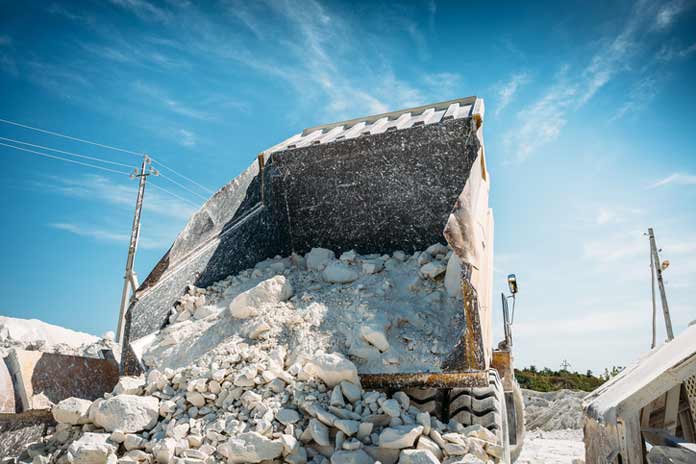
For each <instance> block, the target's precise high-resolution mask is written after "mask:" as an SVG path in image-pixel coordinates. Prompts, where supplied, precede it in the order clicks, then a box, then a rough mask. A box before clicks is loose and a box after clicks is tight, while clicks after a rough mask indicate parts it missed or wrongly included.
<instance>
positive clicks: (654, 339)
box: [650, 246, 657, 350]
mask: <svg viewBox="0 0 696 464" xmlns="http://www.w3.org/2000/svg"><path fill="white" fill-rule="evenodd" d="M650 291H651V296H652V342H651V343H650V349H651V350H652V349H653V348H655V345H656V344H657V305H656V304H655V258H654V257H653V254H652V246H651V247H650Z"/></svg>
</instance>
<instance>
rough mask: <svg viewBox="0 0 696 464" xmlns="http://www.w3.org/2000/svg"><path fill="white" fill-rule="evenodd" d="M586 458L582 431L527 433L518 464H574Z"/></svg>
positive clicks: (534, 431)
mask: <svg viewBox="0 0 696 464" xmlns="http://www.w3.org/2000/svg"><path fill="white" fill-rule="evenodd" d="M584 458H585V447H584V445H583V442H582V430H578V429H575V430H553V431H549V432H545V431H542V430H532V431H530V432H527V435H526V437H525V440H524V450H523V451H522V455H521V456H520V458H519V459H518V460H517V463H518V464H573V461H574V460H575V459H581V460H583V459H584Z"/></svg>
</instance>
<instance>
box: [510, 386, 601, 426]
mask: <svg viewBox="0 0 696 464" xmlns="http://www.w3.org/2000/svg"><path fill="white" fill-rule="evenodd" d="M587 394H588V393H587V392H584V391H576V390H558V391H551V392H537V391H534V390H525V389H523V390H522V396H523V397H524V419H525V425H526V427H527V430H534V429H539V430H543V431H552V430H567V429H582V426H583V415H582V400H583V398H585V396H587Z"/></svg>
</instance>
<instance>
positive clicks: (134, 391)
mask: <svg viewBox="0 0 696 464" xmlns="http://www.w3.org/2000/svg"><path fill="white" fill-rule="evenodd" d="M144 388H145V376H143V375H139V376H137V377H136V376H123V377H121V378H119V379H118V383H117V384H116V386H115V387H114V389H113V390H112V393H113V394H114V395H140V394H141V393H142V392H143V389H144Z"/></svg>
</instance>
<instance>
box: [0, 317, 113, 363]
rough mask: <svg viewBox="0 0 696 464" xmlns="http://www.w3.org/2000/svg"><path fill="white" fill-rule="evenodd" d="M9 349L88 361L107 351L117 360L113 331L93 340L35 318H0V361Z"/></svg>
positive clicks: (82, 334)
mask: <svg viewBox="0 0 696 464" xmlns="http://www.w3.org/2000/svg"><path fill="white" fill-rule="evenodd" d="M12 349H20V350H27V351H41V352H44V353H56V354H63V355H71V356H86V357H90V358H99V357H101V351H102V350H110V351H112V352H113V353H114V356H116V358H117V359H118V357H119V356H120V349H119V347H118V345H117V344H116V343H115V341H114V334H113V332H107V333H105V334H104V335H102V336H101V337H95V336H94V335H90V334H87V333H84V332H77V331H75V330H70V329H67V328H65V327H61V326H57V325H53V324H48V323H46V322H43V321H40V320H38V319H21V318H16V317H7V316H0V359H3V358H5V357H6V356H7V355H8V354H9V353H10V351H11V350H12Z"/></svg>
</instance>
